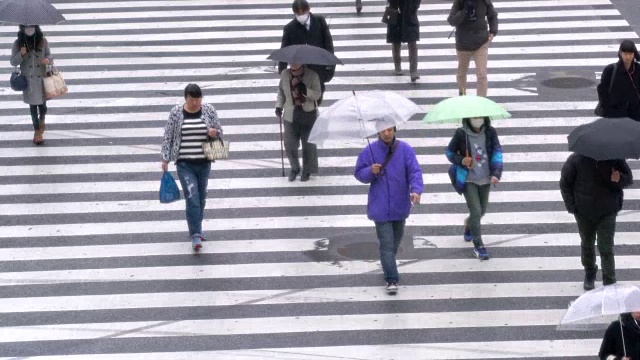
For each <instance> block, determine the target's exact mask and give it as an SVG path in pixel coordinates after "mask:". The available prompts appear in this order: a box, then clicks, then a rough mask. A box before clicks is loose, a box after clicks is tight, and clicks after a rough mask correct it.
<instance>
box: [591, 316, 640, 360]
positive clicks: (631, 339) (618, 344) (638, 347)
mask: <svg viewBox="0 0 640 360" xmlns="http://www.w3.org/2000/svg"><path fill="white" fill-rule="evenodd" d="M638 323H640V321H638ZM622 329H623V330H624V331H622V332H621V330H620V320H617V321H614V322H612V323H611V325H609V328H608V329H607V331H606V332H605V333H604V338H603V339H602V345H601V346H600V353H598V357H599V358H600V359H601V360H605V359H606V358H607V356H609V355H615V356H616V357H617V358H618V359H622V357H623V356H624V350H623V349H622V333H624V344H625V346H626V348H627V356H628V357H630V358H631V359H633V360H635V359H640V327H638V325H636V322H635V321H634V319H633V318H632V317H631V314H623V315H622Z"/></svg>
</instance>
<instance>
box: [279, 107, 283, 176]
mask: <svg viewBox="0 0 640 360" xmlns="http://www.w3.org/2000/svg"><path fill="white" fill-rule="evenodd" d="M278 122H279V123H280V160H282V176H284V139H283V138H282V115H281V116H278Z"/></svg>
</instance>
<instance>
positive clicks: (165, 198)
mask: <svg viewBox="0 0 640 360" xmlns="http://www.w3.org/2000/svg"><path fill="white" fill-rule="evenodd" d="M179 199H180V189H178V184H176V181H175V180H174V179H173V176H172V175H171V173H170V172H168V171H165V172H164V174H162V179H161V180H160V202H161V203H163V204H166V203H170V202H174V201H176V200H179Z"/></svg>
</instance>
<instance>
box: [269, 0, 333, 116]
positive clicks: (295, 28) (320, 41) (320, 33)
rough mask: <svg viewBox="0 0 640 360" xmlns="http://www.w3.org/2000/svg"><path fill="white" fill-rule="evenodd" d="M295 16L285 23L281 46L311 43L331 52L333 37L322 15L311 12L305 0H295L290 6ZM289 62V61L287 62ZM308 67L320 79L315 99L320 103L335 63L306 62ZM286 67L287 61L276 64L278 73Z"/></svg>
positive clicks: (331, 76)
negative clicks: (319, 94) (317, 95)
mask: <svg viewBox="0 0 640 360" xmlns="http://www.w3.org/2000/svg"><path fill="white" fill-rule="evenodd" d="M291 8H292V10H293V13H294V15H295V18H294V19H293V20H291V21H290V22H289V23H288V24H287V25H285V27H284V30H283V32H282V44H281V46H280V47H281V48H285V47H287V46H290V45H303V44H306V45H311V46H317V47H319V48H323V49H325V50H327V51H328V52H330V53H332V54H333V37H332V36H331V31H329V26H328V25H327V21H326V20H325V19H324V17H322V16H320V15H316V14H313V13H311V6H310V5H309V2H308V1H307V0H295V1H294V2H293V5H292V6H291ZM289 64H291V63H289ZM307 64H308V67H309V68H310V69H311V70H313V71H314V72H316V73H317V74H318V77H319V79H320V89H321V90H322V94H321V96H320V97H319V98H318V99H317V101H318V105H320V104H322V95H324V91H325V84H326V83H328V82H329V81H331V79H332V78H333V75H334V74H335V70H336V67H335V65H323V64H315V63H313V64H312V63H307ZM286 69H287V63H286V62H283V61H281V62H280V63H279V64H278V74H282V72H283V71H284V70H286Z"/></svg>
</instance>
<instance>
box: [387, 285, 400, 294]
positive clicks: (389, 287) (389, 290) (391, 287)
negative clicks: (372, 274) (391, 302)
mask: <svg viewBox="0 0 640 360" xmlns="http://www.w3.org/2000/svg"><path fill="white" fill-rule="evenodd" d="M397 292H398V284H397V283H387V294H389V295H395V294H396V293H397Z"/></svg>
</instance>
